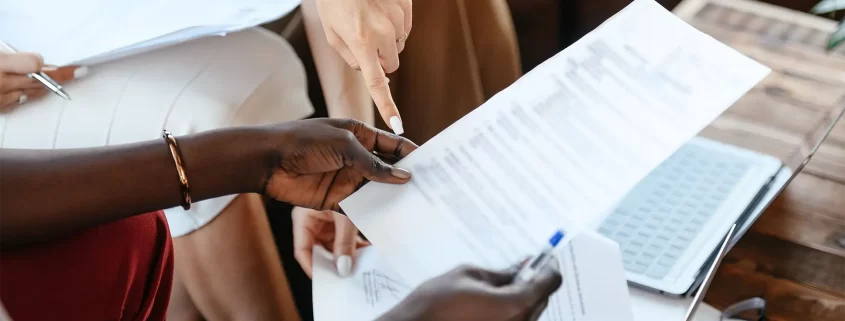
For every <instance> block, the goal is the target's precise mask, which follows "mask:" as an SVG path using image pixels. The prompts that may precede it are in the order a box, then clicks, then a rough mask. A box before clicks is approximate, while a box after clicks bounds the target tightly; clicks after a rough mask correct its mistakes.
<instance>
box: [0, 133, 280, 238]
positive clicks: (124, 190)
mask: <svg viewBox="0 0 845 321" xmlns="http://www.w3.org/2000/svg"><path fill="white" fill-rule="evenodd" d="M253 131H254V130H251V129H230V130H225V131H216V132H209V133H205V134H199V135H193V136H185V137H177V141H178V144H179V147H180V149H181V152H182V157H183V161H184V165H185V166H184V167H185V169H186V172H187V176H188V179H189V183H190V186H191V197H192V199H193V201H199V200H203V199H208V198H213V197H217V196H222V195H227V194H235V193H246V192H257V191H260V190H261V188H262V186H261V178H262V176H263V175H266V174H264V173H262V172H261V171H264V172H266V171H267V170H268V169H269V167H268V165H267V164H266V162H267V161H268V160H266V159H263V158H262V155H260V153H264V151H262V150H259V148H255V147H251V146H263V144H259V143H256V142H254V141H251V140H254V139H257V138H256V136H258V137H260V135H255V134H254V133H253ZM238 142H240V143H238ZM244 142H250V143H249V144H245V143H244ZM212 151H214V152H212ZM181 202H182V194H181V190H180V185H179V180H178V176H177V172H176V166H175V164H174V161H173V158H172V155H171V153H170V150H169V148H168V146H167V144H166V143H165V141H164V140H163V139H159V140H153V141H149V142H143V143H138V144H131V145H120V146H109V147H102V148H89V149H69V150H9V149H7V150H2V153H0V212H2V215H0V243H2V245H3V246H4V247H6V246H9V245H15V244H21V243H28V242H35V241H40V240H44V239H49V238H52V237H55V236H59V235H62V234H65V233H68V232H71V231H74V230H77V229H80V228H85V227H90V226H93V225H96V224H101V223H105V222H111V221H115V220H119V219H121V218H125V217H129V216H132V215H137V214H142V213H145V212H150V211H155V210H160V209H165V208H170V207H174V206H178V205H180V204H181Z"/></svg>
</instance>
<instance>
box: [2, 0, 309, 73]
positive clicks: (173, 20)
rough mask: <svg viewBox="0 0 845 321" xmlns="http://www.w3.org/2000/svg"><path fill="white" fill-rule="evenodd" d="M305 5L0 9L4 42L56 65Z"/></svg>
mask: <svg viewBox="0 0 845 321" xmlns="http://www.w3.org/2000/svg"><path fill="white" fill-rule="evenodd" d="M299 3H300V1H299V0H243V1H230V0H74V1H61V0H26V1H3V5H0V40H3V41H5V42H7V43H9V44H10V45H12V46H13V47H15V48H16V49H18V50H19V51H32V52H38V53H40V54H41V55H42V56H44V60H45V62H47V63H49V64H54V65H59V66H62V65H70V64H96V63H101V62H106V61H110V60H115V59H117V58H122V57H125V56H129V55H133V54H137V53H141V52H146V51H151V50H154V49H157V48H161V47H166V46H169V45H173V44H177V43H181V42H185V41H188V40H192V39H197V38H201V37H207V36H212V35H222V34H226V33H229V32H233V31H238V30H242V29H245V28H249V27H253V26H256V25H259V24H261V23H264V22H268V21H271V20H274V19H278V18H279V17H282V16H283V15H285V14H287V13H288V12H290V11H292V10H293V9H295V8H296V7H297V6H298V5H299Z"/></svg>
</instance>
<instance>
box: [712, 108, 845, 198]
mask: <svg viewBox="0 0 845 321" xmlns="http://www.w3.org/2000/svg"><path fill="white" fill-rule="evenodd" d="M737 107H738V106H734V107H732V108H730V109H728V110H727V111H726V112H725V113H724V114H723V115H721V116H720V117H719V118H717V119H716V120H715V121H713V123H711V124H710V126H708V127H707V128H705V129H704V130H703V131H702V132H701V133H700V134H699V135H700V136H703V137H707V138H710V139H714V140H717V141H721V142H725V143H728V144H732V145H736V146H739V147H743V148H746V149H750V150H754V151H757V152H760V153H763V154H767V155H771V156H774V157H776V158H778V159H779V160H780V161H781V162H782V163H783V166H784V169H785V170H788V171H789V172H788V173H790V175H786V174H782V177H779V178H778V179H779V180H781V181H779V182H777V184H773V186H775V188H779V190H778V192H777V194H776V195H779V194H781V193H784V192H785V191H786V192H787V193H788V192H789V190H790V188H793V189H802V188H807V187H809V186H813V185H814V183H815V182H814V180H813V178H811V177H812V176H815V177H821V178H826V177H828V176H835V175H839V176H842V177H834V178H836V179H845V164H843V163H842V162H841V158H842V154H843V153H845V150H843V148H842V146H837V145H836V144H835V143H834V142H831V141H829V140H828V138H829V137H831V136H833V137H835V139H834V140H835V141H840V142H841V141H843V140H845V123H839V120H840V119H842V117H843V114H845V106H842V107H838V108H831V109H827V110H812V109H809V108H807V109H806V110H805V109H799V108H791V109H790V110H789V111H788V112H787V114H786V115H784V114H783V113H780V114H779V112H778V110H776V109H772V110H765V109H762V108H761V109H760V110H756V111H749V110H736V108H737ZM742 108H745V107H742ZM801 173H804V174H809V175H804V176H802V175H799V174H801ZM782 180H785V183H786V184H784V181H782ZM777 202H778V197H773V198H772V199H771V200H769V201H768V202H767V203H765V207H769V206H771V205H773V204H775V203H777ZM765 207H764V208H765Z"/></svg>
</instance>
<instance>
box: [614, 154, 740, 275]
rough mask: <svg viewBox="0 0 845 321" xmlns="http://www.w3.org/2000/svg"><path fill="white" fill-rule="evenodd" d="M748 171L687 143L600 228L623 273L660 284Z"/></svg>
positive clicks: (725, 156)
mask: <svg viewBox="0 0 845 321" xmlns="http://www.w3.org/2000/svg"><path fill="white" fill-rule="evenodd" d="M751 167H752V163H751V162H750V161H749V160H748V159H746V158H743V157H741V156H737V155H734V154H730V153H726V152H723V151H719V150H718V149H714V148H712V147H706V146H701V145H699V144H694V143H688V144H686V145H684V146H683V147H681V148H680V149H679V150H678V151H677V152H676V153H675V154H674V155H672V156H671V157H670V158H668V159H667V160H666V161H664V162H663V163H662V164H661V165H660V166H658V167H657V168H656V169H655V170H654V171H652V172H651V173H650V174H649V175H648V176H647V177H646V178H645V179H643V180H642V181H641V182H640V183H639V184H637V186H636V187H634V189H632V190H631V192H629V193H628V195H626V196H625V197H624V198H623V199H622V201H621V202H619V204H618V205H617V208H616V209H615V210H614V211H613V212H612V213H611V214H610V215H609V216H608V217H607V218H606V219H605V220H604V222H602V224H601V225H600V226H599V229H598V231H599V233H600V234H602V235H604V236H606V237H608V238H610V239H613V240H614V241H616V242H617V243H618V244H619V246H620V249H621V251H622V260H623V263H624V266H625V269H626V270H627V271H628V272H630V273H636V274H645V275H647V276H649V277H651V278H655V279H662V278H663V277H665V276H666V275H667V274H668V273H669V271H670V270H671V269H672V267H673V266H674V265H675V264H676V263H677V262H678V259H679V258H680V257H681V256H682V255H683V253H684V252H685V251H686V250H687V248H688V247H689V245H690V243H691V242H692V241H693V240H694V239H695V238H696V236H698V234H700V233H701V232H702V230H703V228H704V227H705V225H706V224H707V222H708V221H709V220H710V219H711V218H712V217H713V215H714V214H715V213H716V212H717V211H718V209H719V207H720V206H721V204H722V203H723V202H724V201H725V200H726V199H727V198H728V196H729V195H730V194H731V192H732V191H733V190H734V188H736V186H737V185H738V184H739V183H740V181H741V180H742V177H743V176H744V175H745V173H746V172H748V171H749V170H750V169H751Z"/></svg>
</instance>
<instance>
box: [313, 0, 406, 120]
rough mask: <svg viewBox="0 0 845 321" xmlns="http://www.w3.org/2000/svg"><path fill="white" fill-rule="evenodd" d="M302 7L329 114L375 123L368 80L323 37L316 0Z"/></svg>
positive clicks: (323, 31) (334, 116) (323, 32)
mask: <svg viewBox="0 0 845 321" xmlns="http://www.w3.org/2000/svg"><path fill="white" fill-rule="evenodd" d="M301 8H302V17H303V21H304V24H305V32H306V35H307V36H308V44H309V47H310V48H311V55H312V56H313V58H314V64H315V66H316V68H317V74H318V75H319V78H320V86H321V87H322V89H323V96H324V97H325V100H326V109H327V111H328V115H329V117H331V118H352V119H356V120H360V121H361V122H363V123H365V124H367V125H370V126H374V125H375V115H374V113H373V101H372V98H370V95H369V92H368V91H367V84H366V83H365V82H364V78H362V77H361V74H360V73H359V72H358V71H356V70H354V69H352V68H350V67H349V65H348V64H347V63H346V61H344V60H343V57H341V56H340V54H338V52H337V51H336V50H335V49H334V48H332V46H331V45H330V44H329V42H328V41H327V40H326V34H325V30H324V29H323V25H322V23H321V22H320V14H319V13H318V12H317V3H316V0H304V1H303V2H302V6H301ZM399 134H401V133H399Z"/></svg>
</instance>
